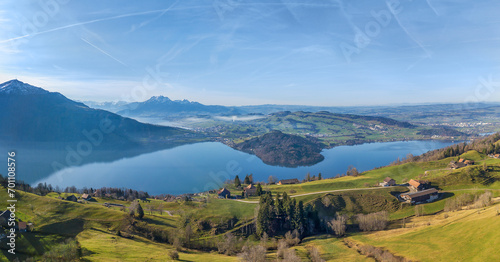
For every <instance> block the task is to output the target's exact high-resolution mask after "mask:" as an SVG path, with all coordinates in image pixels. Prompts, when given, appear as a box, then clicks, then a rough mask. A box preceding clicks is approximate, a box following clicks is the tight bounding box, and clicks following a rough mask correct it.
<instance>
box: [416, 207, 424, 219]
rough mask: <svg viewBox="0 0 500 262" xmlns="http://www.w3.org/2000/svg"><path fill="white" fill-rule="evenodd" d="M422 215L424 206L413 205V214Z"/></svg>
mask: <svg viewBox="0 0 500 262" xmlns="http://www.w3.org/2000/svg"><path fill="white" fill-rule="evenodd" d="M423 215H424V206H422V205H416V206H415V216H416V217H419V216H423Z"/></svg>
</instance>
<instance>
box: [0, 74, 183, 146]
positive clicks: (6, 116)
mask: <svg viewBox="0 0 500 262" xmlns="http://www.w3.org/2000/svg"><path fill="white" fill-rule="evenodd" d="M0 121H1V123H2V128H1V129H0V140H2V141H9V142H26V143H29V142H54V141H57V142H68V141H85V140H91V141H92V142H99V143H98V144H99V145H112V146H131V145H138V144H144V143H149V142H155V143H169V142H170V141H171V140H172V139H171V138H172V137H173V136H184V135H189V134H192V132H191V131H188V130H184V129H179V128H173V127H165V126H157V125H151V124H144V123H140V122H138V121H136V120H133V119H130V118H126V117H122V116H120V115H117V114H115V113H111V112H108V111H105V110H100V109H93V108H89V107H88V106H86V105H84V104H82V103H79V102H75V101H73V100H70V99H68V98H66V97H65V96H64V95H62V94H60V93H55V92H49V91H47V90H44V89H42V88H39V87H35V86H32V85H29V84H26V83H23V82H21V81H18V80H11V81H8V82H5V83H2V84H0ZM92 139H94V140H92Z"/></svg>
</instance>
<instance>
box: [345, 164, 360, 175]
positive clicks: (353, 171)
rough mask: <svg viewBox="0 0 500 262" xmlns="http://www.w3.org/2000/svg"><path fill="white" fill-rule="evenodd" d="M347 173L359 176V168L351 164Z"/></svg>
mask: <svg viewBox="0 0 500 262" xmlns="http://www.w3.org/2000/svg"><path fill="white" fill-rule="evenodd" d="M346 175H347V176H358V175H359V172H358V169H357V168H355V167H354V166H349V167H348V168H347V172H346Z"/></svg>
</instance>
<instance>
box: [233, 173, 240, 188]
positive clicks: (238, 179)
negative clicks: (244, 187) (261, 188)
mask: <svg viewBox="0 0 500 262" xmlns="http://www.w3.org/2000/svg"><path fill="white" fill-rule="evenodd" d="M234 186H235V187H240V186H241V181H240V178H239V177H238V175H236V177H235V178H234Z"/></svg>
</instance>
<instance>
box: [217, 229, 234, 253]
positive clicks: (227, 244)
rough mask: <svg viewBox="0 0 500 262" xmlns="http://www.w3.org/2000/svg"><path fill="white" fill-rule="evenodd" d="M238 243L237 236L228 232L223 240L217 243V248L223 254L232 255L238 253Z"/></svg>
mask: <svg viewBox="0 0 500 262" xmlns="http://www.w3.org/2000/svg"><path fill="white" fill-rule="evenodd" d="M236 244H237V239H236V237H235V236H234V235H233V234H231V233H227V234H226V235H224V237H223V239H222V241H220V242H218V243H217V249H218V250H219V253H221V254H226V255H228V256H232V255H235V254H236Z"/></svg>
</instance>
